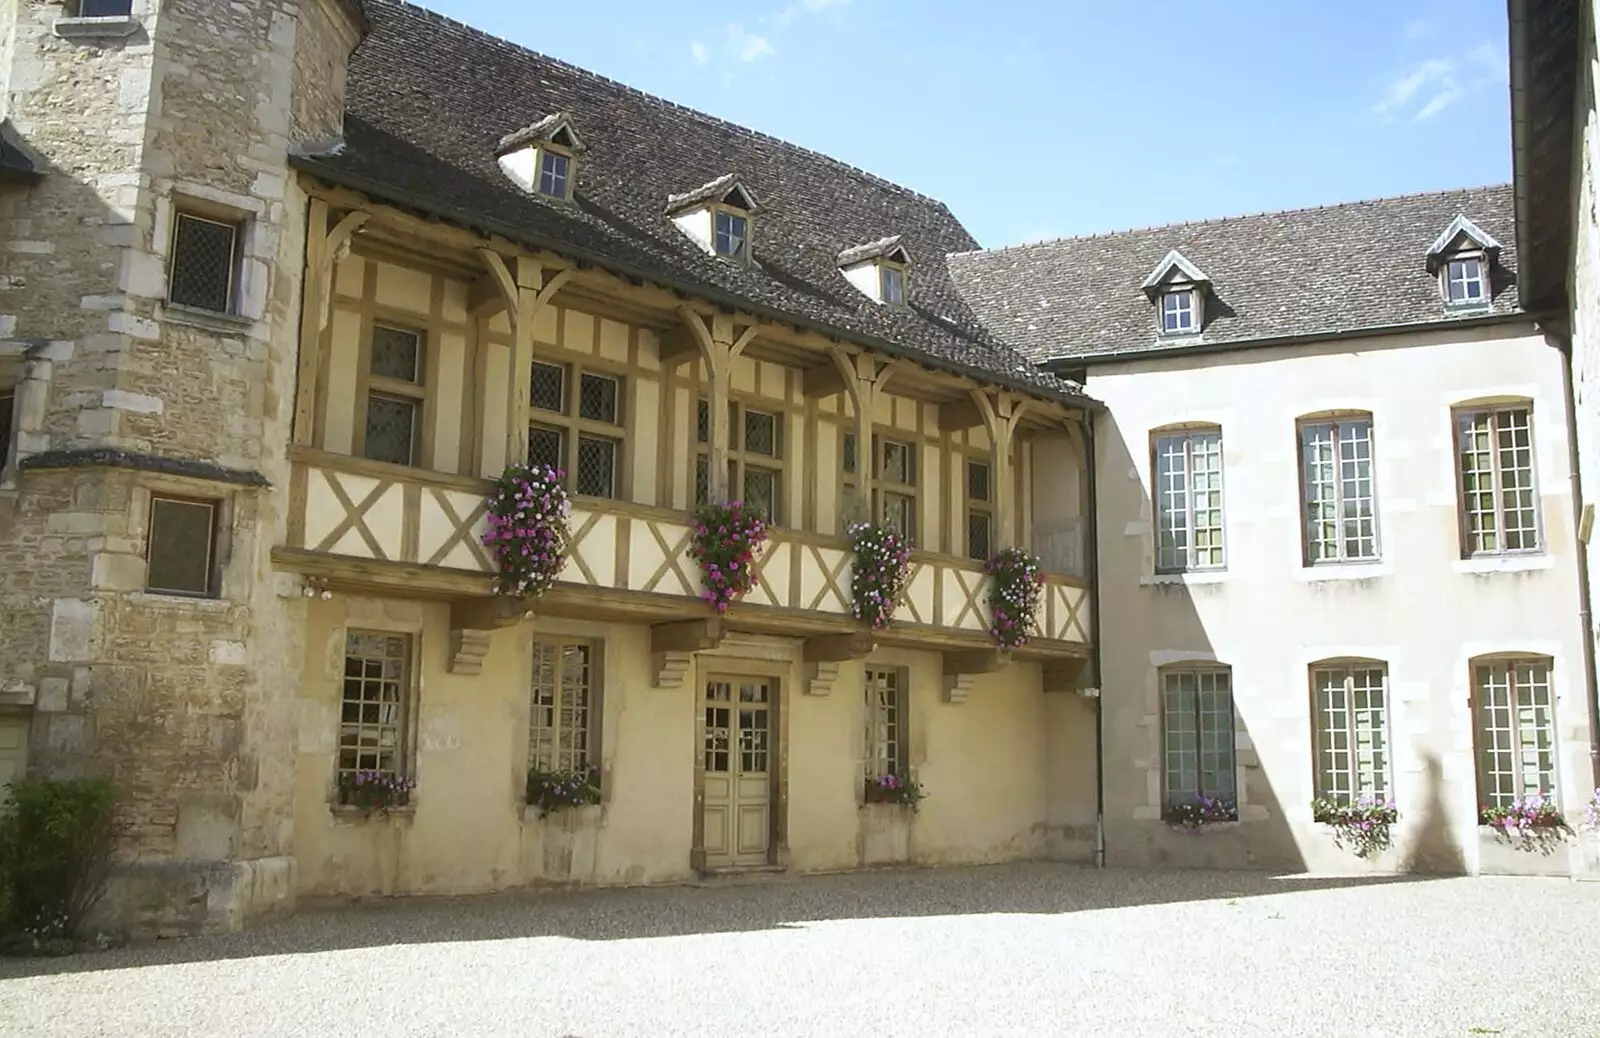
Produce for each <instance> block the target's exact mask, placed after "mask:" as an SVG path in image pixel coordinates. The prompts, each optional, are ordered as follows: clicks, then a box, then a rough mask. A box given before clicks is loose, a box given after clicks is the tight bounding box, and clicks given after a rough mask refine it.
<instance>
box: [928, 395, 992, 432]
mask: <svg viewBox="0 0 1600 1038" xmlns="http://www.w3.org/2000/svg"><path fill="white" fill-rule="evenodd" d="M985 424H987V423H985V421H984V417H983V412H982V411H981V410H979V409H978V405H977V404H975V403H973V402H972V401H971V400H952V401H950V402H949V403H946V404H940V405H939V431H940V432H956V431H958V430H961V429H972V428H976V427H977V426H980V425H985Z"/></svg>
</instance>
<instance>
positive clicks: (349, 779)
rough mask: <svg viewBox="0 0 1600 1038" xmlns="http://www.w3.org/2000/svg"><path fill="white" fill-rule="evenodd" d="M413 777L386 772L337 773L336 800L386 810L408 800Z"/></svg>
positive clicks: (412, 789) (348, 805)
mask: <svg viewBox="0 0 1600 1038" xmlns="http://www.w3.org/2000/svg"><path fill="white" fill-rule="evenodd" d="M416 788H417V780H416V779H414V778H408V777H406V776H404V775H395V774H393V773H391V772H386V771H346V772H343V773H342V774H340V776H339V803H341V804H343V805H344V806H345V807H364V808H366V809H368V810H369V811H387V810H388V809H390V808H392V807H405V806H407V805H408V804H410V803H411V794H412V792H414V791H415V790H416Z"/></svg>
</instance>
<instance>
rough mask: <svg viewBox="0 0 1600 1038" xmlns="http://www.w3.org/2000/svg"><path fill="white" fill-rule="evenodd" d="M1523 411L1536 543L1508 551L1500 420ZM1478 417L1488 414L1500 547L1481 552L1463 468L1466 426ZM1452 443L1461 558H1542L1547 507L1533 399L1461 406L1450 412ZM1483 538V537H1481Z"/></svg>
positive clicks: (1497, 538)
mask: <svg viewBox="0 0 1600 1038" xmlns="http://www.w3.org/2000/svg"><path fill="white" fill-rule="evenodd" d="M1517 411H1522V412H1526V414H1527V423H1528V492H1529V495H1530V499H1531V501H1532V509H1533V526H1532V533H1533V539H1534V544H1533V546H1532V547H1522V548H1507V547H1505V546H1504V545H1505V540H1506V536H1505V535H1506V522H1505V513H1506V509H1505V497H1504V495H1505V479H1504V474H1503V472H1504V470H1503V469H1502V468H1501V465H1500V451H1501V447H1500V444H1499V438H1500V421H1499V420H1500V417H1501V416H1502V415H1505V414H1508V413H1512V412H1517ZM1476 415H1487V416H1488V417H1489V419H1490V425H1489V442H1490V447H1489V457H1490V465H1491V468H1490V470H1489V475H1490V477H1491V484H1492V486H1491V490H1490V493H1491V495H1492V497H1493V501H1494V513H1493V514H1494V521H1495V528H1494V536H1495V539H1496V541H1497V542H1498V544H1499V545H1500V546H1499V547H1497V548H1494V549H1489V550H1485V549H1481V548H1474V547H1473V536H1474V534H1473V530H1472V522H1471V515H1472V512H1471V511H1470V509H1469V508H1468V507H1467V487H1466V476H1467V474H1466V472H1465V471H1464V470H1463V469H1464V456H1463V455H1464V452H1463V450H1462V447H1463V443H1464V433H1465V430H1464V425H1465V423H1466V422H1467V420H1468V419H1470V418H1471V417H1473V416H1476ZM1450 424H1451V430H1450V441H1451V445H1452V446H1453V447H1454V456H1453V458H1452V459H1451V464H1452V465H1453V466H1454V468H1455V476H1456V527H1457V529H1458V530H1459V531H1460V541H1461V558H1462V559H1492V558H1503V557H1507V556H1525V555H1543V554H1544V553H1545V552H1546V550H1547V548H1546V542H1545V535H1544V508H1543V503H1542V501H1541V500H1540V489H1539V453H1538V444H1537V443H1536V442H1535V440H1534V430H1535V425H1534V407H1533V401H1532V400H1516V401H1496V402H1492V403H1481V404H1458V405H1456V406H1455V407H1452V408H1451V409H1450ZM1480 537H1481V535H1480Z"/></svg>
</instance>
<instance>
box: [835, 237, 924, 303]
mask: <svg viewBox="0 0 1600 1038" xmlns="http://www.w3.org/2000/svg"><path fill="white" fill-rule="evenodd" d="M910 268H911V255H910V253H908V252H906V250H905V246H903V245H901V244H900V236H899V235H895V236H894V237H890V238H879V239H878V240H877V241H872V242H868V243H867V244H865V245H856V246H852V247H851V248H848V249H845V250H844V251H843V252H841V253H839V269H840V270H841V271H842V272H843V273H844V276H845V280H847V281H849V282H850V283H851V284H852V285H854V286H856V288H857V289H859V290H860V291H861V294H862V295H864V296H867V297H868V298H869V299H872V300H873V301H874V302H878V303H882V304H883V305H884V306H905V305H906V299H907V297H908V291H907V289H908V284H907V281H908V278H909V274H910Z"/></svg>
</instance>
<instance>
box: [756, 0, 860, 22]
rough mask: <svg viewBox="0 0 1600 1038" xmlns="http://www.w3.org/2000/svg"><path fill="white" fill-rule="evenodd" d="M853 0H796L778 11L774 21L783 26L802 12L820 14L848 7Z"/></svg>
mask: <svg viewBox="0 0 1600 1038" xmlns="http://www.w3.org/2000/svg"><path fill="white" fill-rule="evenodd" d="M854 2H855V0H797V2H796V3H792V4H790V5H789V6H788V7H785V8H784V9H783V10H781V11H779V12H778V15H777V17H776V18H775V19H774V21H775V22H776V23H777V25H778V28H780V29H781V28H783V27H784V26H786V25H788V24H789V23H790V22H792V21H794V20H795V19H796V18H798V17H800V16H801V15H803V14H821V13H823V12H824V11H829V10H833V9H835V8H841V7H849V6H850V5H851V4H852V3H854Z"/></svg>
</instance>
